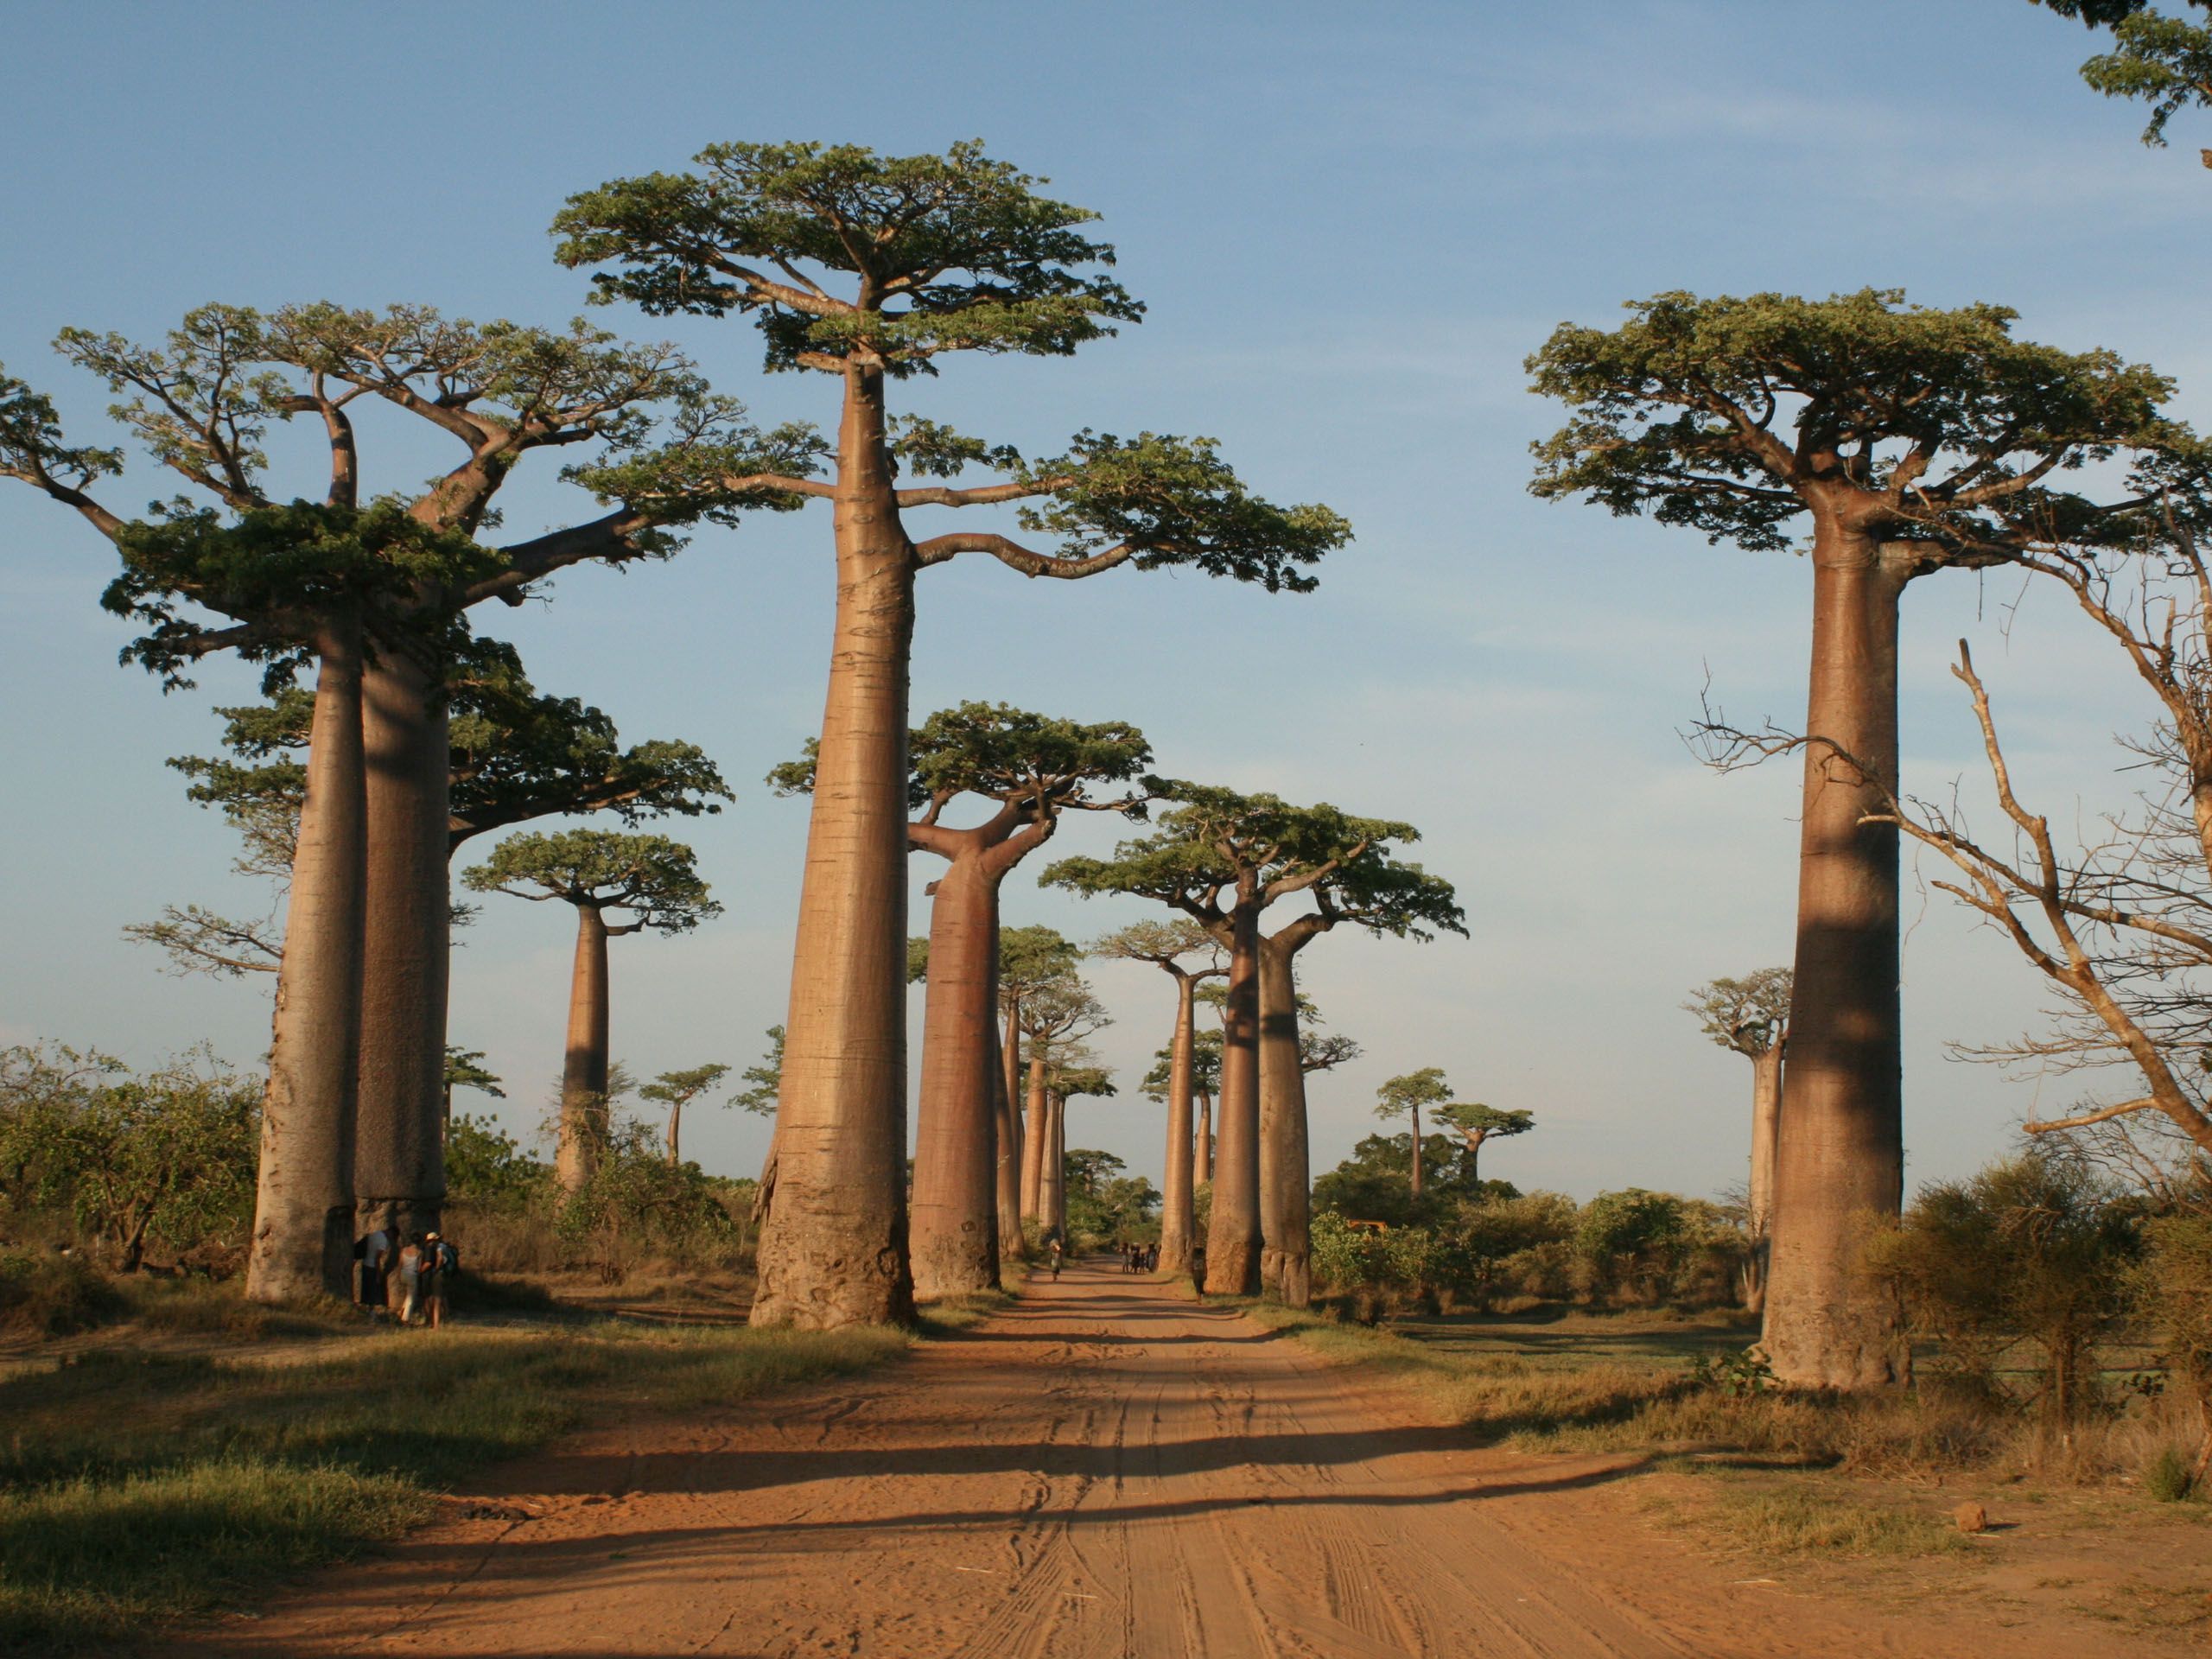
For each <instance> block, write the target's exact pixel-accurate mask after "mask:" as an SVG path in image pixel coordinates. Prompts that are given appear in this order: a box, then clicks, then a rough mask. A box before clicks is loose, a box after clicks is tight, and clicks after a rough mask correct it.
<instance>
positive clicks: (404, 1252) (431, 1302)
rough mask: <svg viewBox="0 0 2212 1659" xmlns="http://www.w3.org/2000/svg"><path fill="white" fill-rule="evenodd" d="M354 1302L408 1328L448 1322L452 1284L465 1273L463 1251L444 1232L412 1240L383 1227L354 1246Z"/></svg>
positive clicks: (432, 1326) (370, 1311) (371, 1313)
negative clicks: (454, 1277) (448, 1288)
mask: <svg viewBox="0 0 2212 1659" xmlns="http://www.w3.org/2000/svg"><path fill="white" fill-rule="evenodd" d="M353 1263H354V1273H353V1300H355V1301H356V1302H358V1303H359V1304H360V1306H363V1307H365V1308H367V1309H368V1310H369V1313H370V1315H371V1316H372V1318H373V1317H378V1316H381V1315H384V1314H386V1313H391V1314H393V1315H395V1316H396V1317H397V1319H398V1320H399V1323H400V1324H402V1325H428V1326H429V1328H430V1329H431V1330H433V1331H435V1330H436V1329H437V1328H438V1327H439V1326H440V1325H443V1324H444V1323H445V1319H446V1285H447V1281H448V1280H449V1279H450V1278H451V1277H452V1275H453V1274H456V1273H458V1272H459V1271H460V1270H461V1252H460V1251H459V1250H457V1249H454V1245H453V1241H452V1240H450V1239H448V1238H447V1237H445V1236H442V1234H438V1233H416V1234H415V1235H414V1236H411V1237H410V1236H406V1235H404V1234H401V1233H398V1232H397V1231H394V1230H391V1229H387V1228H383V1227H379V1228H378V1229H376V1230H374V1231H373V1232H371V1233H368V1234H366V1235H365V1236H362V1237H361V1238H359V1239H357V1240H355V1241H354V1243H353Z"/></svg>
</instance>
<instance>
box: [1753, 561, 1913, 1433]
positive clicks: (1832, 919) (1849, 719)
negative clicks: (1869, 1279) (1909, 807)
mask: <svg viewBox="0 0 2212 1659" xmlns="http://www.w3.org/2000/svg"><path fill="white" fill-rule="evenodd" d="M1900 551H1902V550H1900ZM1890 560H1891V555H1888V554H1886V553H1885V550H1884V549H1883V548H1882V547H1881V546H1879V545H1878V543H1875V542H1874V541H1872V539H1871V538H1869V537H1866V536H1864V535H1859V534H1852V533H1848V532H1847V531H1843V530H1841V529H1840V528H1839V527H1838V526H1836V525H1835V524H1834V523H1833V521H1832V520H1830V519H1828V518H1820V519H1817V520H1816V522H1815V537H1814V543H1813V654H1812V672H1811V676H1810V681H1811V690H1810V694H1809V697H1808V707H1807V710H1806V716H1805V734H1806V736H1807V739H1808V744H1807V747H1806V752H1805V785H1804V812H1803V818H1802V830H1801V832H1800V843H1799V844H1800V862H1799V874H1798V885H1797V957H1796V982H1795V986H1794V988H1793V990H1792V993H1791V995H1790V1004H1789V1067H1788V1070H1787V1071H1786V1073H1785V1075H1784V1077H1783V1096H1782V1132H1781V1135H1780V1139H1779V1141H1778V1143H1777V1153H1776V1160H1775V1178H1774V1194H1773V1199H1774V1211H1775V1225H1774V1249H1773V1255H1772V1259H1771V1264H1770V1274H1769V1279H1768V1284H1767V1300H1766V1319H1765V1326H1764V1347H1765V1350H1766V1354H1767V1358H1768V1361H1769V1363H1770V1364H1771V1365H1772V1366H1773V1367H1774V1372H1775V1375H1776V1376H1777V1377H1778V1378H1780V1379H1781V1380H1782V1381H1783V1382H1784V1383H1793V1384H1796V1385H1799V1386H1802V1387H1810V1388H1840V1389H1858V1388H1866V1387H1872V1386H1876V1385H1879V1384H1883V1383H1896V1382H1899V1381H1902V1380H1903V1378H1904V1375H1905V1372H1906V1370H1907V1367H1908V1364H1909V1361H1908V1359H1907V1357H1906V1355H1905V1353H1904V1348H1903V1344H1902V1342H1901V1339H1900V1333H1899V1332H1898V1328H1897V1314H1896V1310H1895V1307H1894V1306H1893V1305H1892V1303H1891V1299H1890V1298H1888V1297H1887V1296H1885V1294H1883V1293H1882V1292H1881V1290H1880V1289H1879V1288H1878V1287H1875V1286H1872V1285H1870V1284H1868V1283H1866V1281H1864V1280H1863V1279H1862V1278H1861V1277H1860V1275H1859V1273H1858V1272H1857V1262H1856V1260H1855V1257H1856V1254H1857V1240H1858V1237H1859V1231H1860V1230H1861V1228H1862V1227H1863V1226H1864V1224H1865V1223H1866V1219H1867V1218H1868V1217H1870V1216H1894V1215H1895V1214H1897V1210H1898V1208H1899V1205H1900V1204H1901V1202H1902V1200H1903V1198H1904V1130H1903V1122H1902V1098H1901V1088H1900V1077H1899V1072H1900V1067H1901V1061H1900V1043H1899V1020H1898V1008H1897V830H1896V829H1894V828H1893V827H1891V826H1890V825H1886V824H1870V823H1862V822H1861V819H1862V818H1863V817H1865V816H1866V814H1868V813H1870V812H1879V811H1882V810H1885V807H1886V803H1885V800H1884V798H1883V796H1882V793H1881V791H1880V789H1879V788H1878V786H1877V785H1876V783H1875V782H1873V781H1872V780H1870V779H1866V778H1864V777H1862V776H1861V775H1860V774H1859V772H1858V771H1857V769H1856V768H1854V767H1853V766H1852V765H1851V764H1850V763H1849V762H1847V761H1843V760H1838V759H1837V758H1836V757H1835V755H1834V753H1833V752H1832V751H1831V750H1830V749H1829V748H1827V747H1825V746H1826V745H1828V744H1833V745H1835V746H1838V747H1841V748H1843V749H1845V750H1847V751H1848V752H1849V753H1851V754H1852V755H1853V756H1855V757H1856V758H1857V759H1858V760H1859V761H1860V762H1861V763H1863V764H1864V765H1865V766H1867V767H1868V768H1870V769H1871V770H1872V772H1874V773H1875V774H1876V775H1877V777H1878V779H1879V780H1880V782H1881V783H1884V784H1887V785H1892V786H1894V785H1895V784H1896V782H1897V601H1898V598H1899V595H1900V594H1902V593H1903V591H1904V582H1905V577H1904V575H1903V574H1902V573H1901V572H1900V571H1899V570H1898V569H1896V568H1895V567H1894V566H1893V565H1892V564H1891V563H1890Z"/></svg>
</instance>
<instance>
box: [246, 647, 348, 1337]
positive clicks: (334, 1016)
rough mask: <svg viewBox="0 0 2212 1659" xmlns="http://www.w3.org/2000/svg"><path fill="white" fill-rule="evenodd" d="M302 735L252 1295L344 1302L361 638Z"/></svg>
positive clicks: (332, 669) (318, 685)
mask: <svg viewBox="0 0 2212 1659" xmlns="http://www.w3.org/2000/svg"><path fill="white" fill-rule="evenodd" d="M316 646H317V652H318V655H319V656H320V657H321V670H320V671H319V673H318V675H317V677H316V680H315V715H314V719H313V721H312V723H311V724H310V726H309V728H308V775H307V795H306V798H305V800H304V801H303V802H302V804H301V807H300V831H299V840H298V843H297V848H296V851H295V852H294V854H293V856H292V888H291V896H290V899H289V901H288V903H287V905H286V906H285V912H284V955H283V963H282V965H281V966H280V967H279V968H278V969H277V1012H276V1020H275V1032H274V1036H273V1039H272V1041H271V1043H270V1052H269V1083H268V1087H267V1090H266V1092H265V1094H264V1096H263V1101H262V1112H261V1169H260V1177H259V1185H258V1187H257V1191H256V1192H255V1195H254V1210H253V1246H252V1249H251V1253H250V1254H249V1255H248V1257H247V1261H246V1281H245V1290H246V1295H247V1296H248V1297H249V1298H250V1299H251V1300H254V1301H257V1302H286V1301H297V1300H305V1299H307V1298H309V1297H313V1296H318V1295H321V1294H326V1293H327V1294H331V1295H335V1296H342V1295H344V1294H346V1290H347V1288H348V1281H349V1279H350V1278H351V1275H352V1270H353V1167H352V1166H353V1116H354V1107H355V1102H356V1101H357V1099H358V1098H359V1094H358V1090H359V1077H358V1074H357V1067H358V1066H359V1061H360V1030H361V1023H360V1022H361V930H362V906H363V890H364V878H365V874H366V864H367V858H368V848H367V817H368V804H367V794H366V790H365V785H364V783H363V779H362V753H361V667H362V664H361V635H360V631H359V629H358V628H354V627H343V628H333V629H330V630H328V631H327V632H325V633H324V635H323V636H322V637H321V639H318V640H317V641H316Z"/></svg>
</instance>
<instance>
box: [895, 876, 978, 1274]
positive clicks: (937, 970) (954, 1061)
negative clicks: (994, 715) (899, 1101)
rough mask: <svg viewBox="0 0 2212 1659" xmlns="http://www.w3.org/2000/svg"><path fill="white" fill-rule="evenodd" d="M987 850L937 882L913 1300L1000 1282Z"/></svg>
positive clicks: (917, 1147)
mask: <svg viewBox="0 0 2212 1659" xmlns="http://www.w3.org/2000/svg"><path fill="white" fill-rule="evenodd" d="M995 862H996V861H995V860H994V859H993V858H991V857H990V855H989V853H988V850H987V849H982V848H980V847H979V848H975V849H963V850H962V851H961V852H960V853H959V854H957V855H955V857H954V858H953V860H952V862H951V863H950V866H948V867H947V868H946V870H945V873H944V875H943V876H941V877H940V878H939V879H938V882H937V888H936V896H935V898H934V899H933V900H932V903H931V910H930V973H929V992H928V1002H927V1007H926V1009H925V1013H924V1015H923V1025H922V1077H921V1095H920V1100H919V1103H918V1108H917V1111H916V1123H915V1128H916V1138H915V1143H914V1198H913V1217H912V1228H913V1233H912V1250H913V1273H914V1294H916V1295H918V1296H925V1297H938V1296H957V1295H962V1294H967V1293H969V1292H971V1291H978V1290H995V1289H997V1288H998V1284H999V1240H998V1133H997V1127H998V1126H997V1090H996V1087H995V1080H994V1076H993V1074H994V1073H995V1071H997V1069H998V1067H997V1058H998V1054H997V1045H996V1043H995V1040H994V1037H993V1033H994V1028H995V1025H996V1014H997V1010H998V933H999V922H998V884H999V874H1000V872H999V871H998V870H997V869H996V868H994V867H995Z"/></svg>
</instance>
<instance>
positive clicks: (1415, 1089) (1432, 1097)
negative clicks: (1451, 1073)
mask: <svg viewBox="0 0 2212 1659" xmlns="http://www.w3.org/2000/svg"><path fill="white" fill-rule="evenodd" d="M1451 1099H1452V1085H1451V1084H1448V1083H1446V1082H1445V1081H1444V1068H1443V1067H1442V1066H1440V1065H1425V1066H1423V1067H1421V1070H1420V1071H1408V1072H1407V1073H1406V1074H1405V1075H1404V1076H1403V1077H1392V1078H1390V1079H1389V1081H1387V1082H1386V1083H1384V1084H1383V1086H1382V1087H1381V1088H1380V1089H1377V1090H1376V1091H1375V1101H1376V1105H1375V1116H1377V1117H1382V1118H1395V1117H1403V1118H1408V1119H1409V1120H1410V1121H1411V1122H1412V1124H1413V1131H1414V1164H1413V1175H1412V1181H1411V1186H1412V1192H1413V1195H1414V1197H1415V1198H1419V1197H1421V1108H1422V1107H1424V1106H1427V1107H1433V1108H1441V1107H1443V1106H1446V1105H1448V1104H1449V1103H1450V1102H1451Z"/></svg>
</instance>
